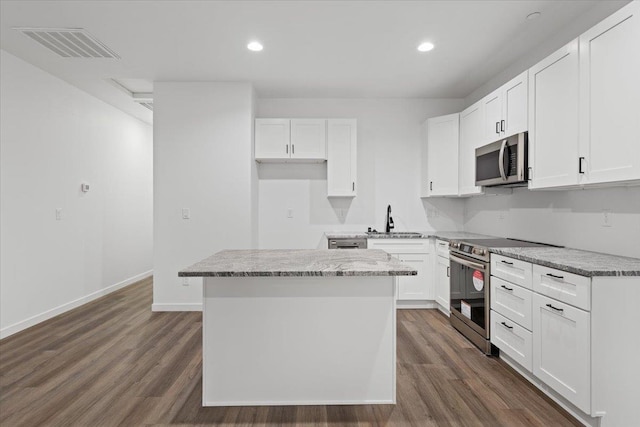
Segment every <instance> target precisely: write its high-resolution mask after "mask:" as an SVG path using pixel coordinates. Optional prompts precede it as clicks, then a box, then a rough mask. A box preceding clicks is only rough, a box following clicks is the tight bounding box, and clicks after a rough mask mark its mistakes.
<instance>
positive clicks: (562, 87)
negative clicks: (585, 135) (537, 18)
mask: <svg viewBox="0 0 640 427" xmlns="http://www.w3.org/2000/svg"><path fill="white" fill-rule="evenodd" d="M578 82H579V61H578V40H577V39H576V40H574V41H572V42H571V43H569V44H568V45H566V46H564V47H563V48H562V49H560V50H558V51H557V52H554V53H553V54H552V55H550V56H549V57H547V58H545V59H544V60H542V61H541V62H539V63H538V64H536V65H534V66H533V67H531V69H529V167H530V171H531V172H530V175H529V177H530V180H531V182H530V183H529V188H531V189H539V188H553V187H564V186H571V185H576V184H578V179H579V176H578V167H579V165H578V161H579V159H578V157H579V154H578V153H579V149H580V145H579V135H578V133H579V127H578V108H579V101H580V96H579V95H580V94H579V85H578Z"/></svg>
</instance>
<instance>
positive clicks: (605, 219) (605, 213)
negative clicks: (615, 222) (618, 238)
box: [602, 209, 613, 227]
mask: <svg viewBox="0 0 640 427" xmlns="http://www.w3.org/2000/svg"><path fill="white" fill-rule="evenodd" d="M611 215H613V214H612V213H611V210H609V209H603V210H602V226H603V227H611V226H612V223H611Z"/></svg>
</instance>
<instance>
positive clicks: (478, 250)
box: [473, 248, 487, 256]
mask: <svg viewBox="0 0 640 427" xmlns="http://www.w3.org/2000/svg"><path fill="white" fill-rule="evenodd" d="M473 253H474V254H476V255H480V256H484V255H486V253H487V251H486V250H484V249H478V248H473Z"/></svg>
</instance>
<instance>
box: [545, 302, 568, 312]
mask: <svg viewBox="0 0 640 427" xmlns="http://www.w3.org/2000/svg"><path fill="white" fill-rule="evenodd" d="M547 307H549V308H551V309H553V310H555V311H559V312H560V313H562V312H563V311H564V310H563V309H561V308H556V307H554V306H552V305H551V304H547Z"/></svg>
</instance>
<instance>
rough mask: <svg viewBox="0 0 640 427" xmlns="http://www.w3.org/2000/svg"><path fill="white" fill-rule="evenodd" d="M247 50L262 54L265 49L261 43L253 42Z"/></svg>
mask: <svg viewBox="0 0 640 427" xmlns="http://www.w3.org/2000/svg"><path fill="white" fill-rule="evenodd" d="M247 49H249V50H251V51H253V52H260V51H261V50H262V49H263V46H262V44H260V42H251V43H249V44H248V45H247Z"/></svg>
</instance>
